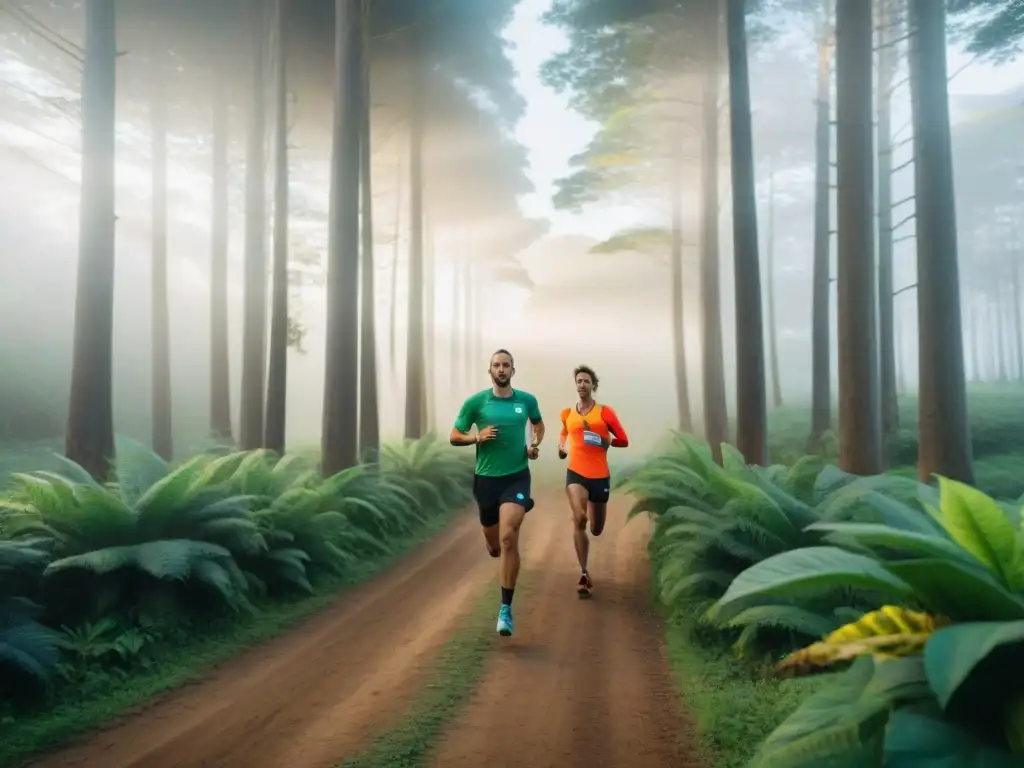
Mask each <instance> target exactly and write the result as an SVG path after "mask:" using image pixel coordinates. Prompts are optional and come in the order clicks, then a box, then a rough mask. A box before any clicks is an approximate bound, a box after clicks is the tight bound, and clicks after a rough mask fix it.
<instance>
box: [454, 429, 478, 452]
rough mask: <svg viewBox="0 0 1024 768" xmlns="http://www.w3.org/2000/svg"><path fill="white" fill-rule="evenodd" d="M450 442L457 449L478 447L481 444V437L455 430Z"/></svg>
mask: <svg viewBox="0 0 1024 768" xmlns="http://www.w3.org/2000/svg"><path fill="white" fill-rule="evenodd" d="M448 442H450V443H451V444H452V445H454V446H455V447H457V448H465V447H466V446H467V445H476V444H477V443H478V442H480V436H479V435H471V434H469V433H468V432H459V430H457V429H454V428H453V429H452V434H451V436H449V438H448Z"/></svg>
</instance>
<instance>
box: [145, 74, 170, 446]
mask: <svg viewBox="0 0 1024 768" xmlns="http://www.w3.org/2000/svg"><path fill="white" fill-rule="evenodd" d="M162 66H163V62H162V60H161V58H160V57H159V56H157V57H156V60H155V61H154V62H153V67H154V71H153V91H152V93H151V102H150V109H151V112H150V120H151V126H150V130H151V131H152V174H153V178H152V183H153V198H152V232H151V236H152V239H153V242H152V247H153V254H152V256H153V262H152V264H153V274H152V276H151V281H152V285H151V288H152V308H151V311H152V317H153V324H152V329H151V330H152V334H153V341H152V344H153V347H152V349H151V354H152V377H153V379H152V388H153V402H152V408H153V414H152V416H153V434H152V439H153V451H154V452H156V454H157V455H158V456H161V457H162V458H163V459H165V460H166V461H170V460H171V458H172V457H173V455H174V439H173V434H172V426H171V329H170V326H171V317H170V307H169V306H168V299H167V290H168V286H167V101H166V94H165V92H164V88H163V84H164V83H163V77H164V75H163V72H162V71H161V68H162Z"/></svg>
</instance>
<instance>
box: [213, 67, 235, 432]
mask: <svg viewBox="0 0 1024 768" xmlns="http://www.w3.org/2000/svg"><path fill="white" fill-rule="evenodd" d="M226 80H227V77H226V75H224V74H220V75H218V76H217V78H216V88H217V93H216V95H215V97H214V99H215V100H214V104H213V192H212V196H211V230H212V233H213V237H212V243H211V248H210V434H211V436H212V437H213V438H214V439H217V440H223V441H225V442H227V443H231V442H233V437H232V432H231V376H230V365H231V363H230V360H229V359H228V354H229V351H230V349H229V343H228V88H227V82H226Z"/></svg>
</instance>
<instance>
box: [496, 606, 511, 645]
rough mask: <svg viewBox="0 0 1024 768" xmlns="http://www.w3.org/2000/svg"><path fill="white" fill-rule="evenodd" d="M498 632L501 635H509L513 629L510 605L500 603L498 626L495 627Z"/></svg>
mask: <svg viewBox="0 0 1024 768" xmlns="http://www.w3.org/2000/svg"><path fill="white" fill-rule="evenodd" d="M496 629H497V630H498V634H499V635H501V636H502V637H511V636H512V630H513V629H514V623H513V621H512V606H511V605H505V604H504V603H502V606H501V610H500V611H498V626H497V627H496Z"/></svg>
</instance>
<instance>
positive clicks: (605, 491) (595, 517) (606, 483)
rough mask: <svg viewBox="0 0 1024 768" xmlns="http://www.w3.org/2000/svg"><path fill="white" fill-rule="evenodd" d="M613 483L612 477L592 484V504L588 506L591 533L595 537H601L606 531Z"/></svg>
mask: <svg viewBox="0 0 1024 768" xmlns="http://www.w3.org/2000/svg"><path fill="white" fill-rule="evenodd" d="M611 481H612V479H611V478H610V477H606V478H602V479H600V480H592V481H591V482H590V503H589V504H588V505H587V517H588V518H589V520H590V532H591V533H592V534H593V535H594V536H600V535H601V531H603V530H604V523H605V517H606V516H607V511H608V498H609V496H610V488H611Z"/></svg>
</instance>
